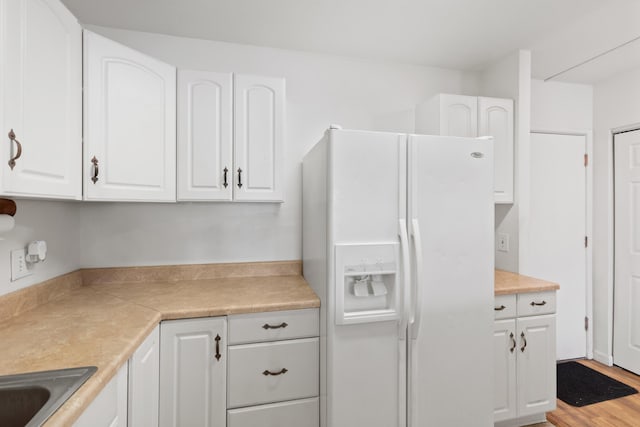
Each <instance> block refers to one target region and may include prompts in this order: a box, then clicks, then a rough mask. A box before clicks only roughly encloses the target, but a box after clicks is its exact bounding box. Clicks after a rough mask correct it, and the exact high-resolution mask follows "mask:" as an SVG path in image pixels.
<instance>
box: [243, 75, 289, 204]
mask: <svg viewBox="0 0 640 427" xmlns="http://www.w3.org/2000/svg"><path fill="white" fill-rule="evenodd" d="M234 78H235V81H234V89H235V94H234V98H235V100H234V112H235V154H234V165H233V167H234V174H235V177H234V190H233V191H234V199H235V200H241V201H270V202H278V201H282V195H283V191H282V190H283V189H282V184H283V182H282V173H281V170H282V162H281V159H282V149H283V138H284V114H285V111H284V109H285V108H284V107H285V105H284V103H285V81H284V79H282V78H274V77H261V76H251V75H243V74H237V75H235V76H234Z"/></svg>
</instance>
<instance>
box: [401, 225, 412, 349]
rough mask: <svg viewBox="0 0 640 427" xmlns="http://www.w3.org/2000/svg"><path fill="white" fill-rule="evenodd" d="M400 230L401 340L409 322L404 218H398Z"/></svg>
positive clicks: (407, 263) (407, 248)
mask: <svg viewBox="0 0 640 427" xmlns="http://www.w3.org/2000/svg"><path fill="white" fill-rule="evenodd" d="M398 226H399V228H400V230H399V231H398V234H399V235H400V256H401V257H402V316H401V318H400V319H401V320H400V339H401V340H403V339H404V337H405V336H406V333H407V325H408V323H409V311H410V310H409V304H410V298H411V297H410V290H411V280H410V277H409V266H410V262H409V258H410V257H411V254H410V253H409V236H408V233H407V222H406V221H405V220H404V219H400V220H398Z"/></svg>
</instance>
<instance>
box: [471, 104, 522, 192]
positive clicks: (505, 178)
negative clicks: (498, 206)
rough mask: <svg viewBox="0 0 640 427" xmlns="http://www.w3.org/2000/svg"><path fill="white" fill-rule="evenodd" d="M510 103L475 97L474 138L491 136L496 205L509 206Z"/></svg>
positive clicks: (511, 109)
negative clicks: (505, 204) (476, 117)
mask: <svg viewBox="0 0 640 427" xmlns="http://www.w3.org/2000/svg"><path fill="white" fill-rule="evenodd" d="M513 119H514V116H513V100H512V99H501V98H486V97H479V98H478V135H479V136H492V137H493V153H494V162H493V191H494V197H495V199H494V200H495V202H496V203H513V139H514V133H513Z"/></svg>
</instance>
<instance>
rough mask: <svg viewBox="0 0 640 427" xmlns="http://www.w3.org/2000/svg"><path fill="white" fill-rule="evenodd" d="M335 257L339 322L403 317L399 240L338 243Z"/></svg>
mask: <svg viewBox="0 0 640 427" xmlns="http://www.w3.org/2000/svg"><path fill="white" fill-rule="evenodd" d="M335 257H336V258H335V259H336V262H335V267H336V268H335V271H336V277H335V283H336V290H335V291H336V324H338V325H348V324H353V323H368V322H379V321H388V320H396V319H398V318H399V317H400V315H399V314H400V307H399V301H400V298H399V295H400V274H399V270H398V265H399V245H398V244H397V243H379V244H361V245H358V244H342V245H336V247H335Z"/></svg>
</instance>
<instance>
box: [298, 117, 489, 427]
mask: <svg viewBox="0 0 640 427" xmlns="http://www.w3.org/2000/svg"><path fill="white" fill-rule="evenodd" d="M302 169H303V272H304V277H305V278H306V280H307V281H308V282H309V284H310V285H311V286H312V288H313V289H314V290H315V292H316V293H317V294H318V296H319V297H320V299H321V310H320V313H321V316H320V317H321V319H320V321H321V323H320V325H321V326H320V335H321V338H320V340H321V341H320V342H321V355H320V363H321V368H320V371H321V372H320V387H321V390H320V419H321V427H355V426H366V427H394V426H398V427H401V426H402V427H404V426H409V427H488V426H493V372H492V366H493V362H492V360H493V359H492V351H493V346H492V336H493V332H492V323H493V279H494V255H493V254H494V252H493V251H494V245H493V234H494V205H493V146H492V141H491V140H490V139H482V138H477V139H472V138H456V137H442V136H425V135H405V134H394V133H383V132H368V131H355V130H341V129H329V130H328V131H327V132H326V134H325V136H324V138H323V139H322V140H320V142H318V143H317V144H316V145H315V146H314V148H313V149H312V150H311V151H310V152H309V153H308V154H307V155H306V156H305V158H304V161H303V168H302Z"/></svg>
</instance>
